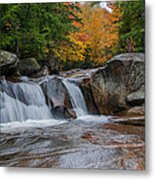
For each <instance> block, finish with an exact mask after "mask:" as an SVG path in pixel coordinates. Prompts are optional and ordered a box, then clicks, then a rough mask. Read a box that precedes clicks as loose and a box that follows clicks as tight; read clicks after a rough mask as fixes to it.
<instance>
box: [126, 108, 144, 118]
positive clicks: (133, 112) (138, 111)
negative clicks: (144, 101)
mask: <svg viewBox="0 0 155 180" xmlns="http://www.w3.org/2000/svg"><path fill="white" fill-rule="evenodd" d="M126 115H127V116H144V115H145V109H144V106H135V107H133V108H131V109H129V110H128V111H127V113H126Z"/></svg>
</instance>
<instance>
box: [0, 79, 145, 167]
mask: <svg viewBox="0 0 155 180" xmlns="http://www.w3.org/2000/svg"><path fill="white" fill-rule="evenodd" d="M63 83H64V85H65V87H66V89H67V91H68V94H69V96H70V99H71V103H72V106H73V108H74V109H75V111H76V113H77V115H78V117H77V119H75V120H64V119H63V120H60V119H59V120H58V119H53V118H52V114H51V111H50V107H49V106H47V105H46V101H45V96H44V93H43V91H42V89H41V88H40V86H39V85H38V84H36V83H32V82H22V83H10V82H6V81H2V82H1V83H0V90H1V91H0V97H1V103H0V113H1V116H0V117H1V132H0V144H1V147H0V166H9V167H10V166H14V167H53V168H100V169H144V165H145V162H144V126H133V125H122V124H119V123H117V124H115V123H112V122H110V121H109V120H108V118H110V117H106V116H91V115H89V114H88V112H87V107H86V105H85V101H84V97H83V94H82V92H81V90H80V88H79V87H78V86H76V85H75V84H73V83H71V82H69V81H67V80H63Z"/></svg>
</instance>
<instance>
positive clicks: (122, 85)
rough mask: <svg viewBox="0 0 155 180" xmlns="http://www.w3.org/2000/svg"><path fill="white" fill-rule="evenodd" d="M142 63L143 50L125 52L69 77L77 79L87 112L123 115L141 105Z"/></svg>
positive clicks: (142, 88) (142, 93) (142, 97)
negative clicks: (102, 63) (141, 51)
mask: <svg viewBox="0 0 155 180" xmlns="http://www.w3.org/2000/svg"><path fill="white" fill-rule="evenodd" d="M144 65H145V63H144V54H143V53H126V54H120V55H117V56H115V57H114V58H112V59H111V60H109V61H108V62H107V63H106V64H105V65H104V66H103V67H99V68H96V69H91V70H85V71H80V72H76V73H73V74H70V75H69V77H70V78H74V79H76V81H78V82H79V84H80V87H81V90H82V92H83V94H84V97H85V101H86V104H87V107H88V111H89V112H90V113H100V114H108V115H109V114H110V115H112V114H114V115H115V114H120V115H121V114H122V115H123V113H126V112H127V110H128V109H130V108H131V107H132V106H139V105H143V104H144V83H145V82H144V80H145V77H144Z"/></svg>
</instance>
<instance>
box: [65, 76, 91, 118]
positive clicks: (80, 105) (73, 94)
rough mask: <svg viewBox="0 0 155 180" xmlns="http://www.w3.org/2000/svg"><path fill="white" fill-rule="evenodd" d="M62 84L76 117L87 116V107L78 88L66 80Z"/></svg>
mask: <svg viewBox="0 0 155 180" xmlns="http://www.w3.org/2000/svg"><path fill="white" fill-rule="evenodd" d="M63 83H64V85H65V87H66V89H67V91H68V93H69V96H70V99H71V103H72V106H73V108H74V110H75V111H76V114H77V116H78V117H79V116H83V115H87V114H88V112H87V107H86V103H85V100H84V97H83V94H82V92H81V90H80V88H79V87H78V86H77V85H75V84H74V83H71V82H69V81H67V80H65V79H64V80H63Z"/></svg>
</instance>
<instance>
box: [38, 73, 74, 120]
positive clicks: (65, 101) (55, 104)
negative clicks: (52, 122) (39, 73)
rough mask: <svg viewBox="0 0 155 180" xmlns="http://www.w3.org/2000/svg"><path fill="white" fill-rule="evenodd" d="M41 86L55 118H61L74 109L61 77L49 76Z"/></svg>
mask: <svg viewBox="0 0 155 180" xmlns="http://www.w3.org/2000/svg"><path fill="white" fill-rule="evenodd" d="M40 85H41V87H42V89H43V92H44V94H45V96H46V102H47V104H48V106H49V107H50V109H51V111H53V112H54V113H55V116H57V117H58V116H59V117H60V118H61V117H63V115H65V113H66V112H67V111H68V109H72V106H71V102H70V98H69V95H68V93H67V90H66V88H65V86H64V85H63V83H62V79H61V78H60V77H58V76H48V77H46V78H45V79H44V80H43V81H41V82H40ZM58 112H59V113H60V114H59V113H58ZM68 114H69V113H68ZM70 114H71V113H70ZM71 116H73V115H71ZM65 117H66V115H65ZM67 117H68V116H67Z"/></svg>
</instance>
